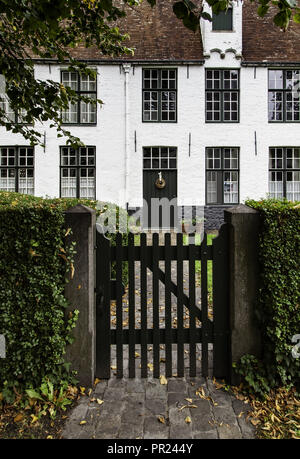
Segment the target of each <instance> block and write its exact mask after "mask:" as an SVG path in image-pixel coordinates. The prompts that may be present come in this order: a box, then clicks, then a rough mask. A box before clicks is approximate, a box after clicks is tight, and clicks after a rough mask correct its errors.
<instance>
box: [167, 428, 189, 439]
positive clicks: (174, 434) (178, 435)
mask: <svg viewBox="0 0 300 459" xmlns="http://www.w3.org/2000/svg"><path fill="white" fill-rule="evenodd" d="M169 438H170V439H178V440H185V439H187V440H188V439H191V438H193V431H192V427H191V425H190V424H186V425H185V426H182V425H177V424H175V425H171V426H170V436H169Z"/></svg>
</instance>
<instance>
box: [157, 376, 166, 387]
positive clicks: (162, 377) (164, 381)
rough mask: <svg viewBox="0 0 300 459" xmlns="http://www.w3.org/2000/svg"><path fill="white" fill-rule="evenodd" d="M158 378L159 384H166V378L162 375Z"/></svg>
mask: <svg viewBox="0 0 300 459" xmlns="http://www.w3.org/2000/svg"><path fill="white" fill-rule="evenodd" d="M159 379H160V384H161V385H162V386H165V385H166V384H168V381H167V379H166V378H165V376H164V375H161V376H160V378H159Z"/></svg>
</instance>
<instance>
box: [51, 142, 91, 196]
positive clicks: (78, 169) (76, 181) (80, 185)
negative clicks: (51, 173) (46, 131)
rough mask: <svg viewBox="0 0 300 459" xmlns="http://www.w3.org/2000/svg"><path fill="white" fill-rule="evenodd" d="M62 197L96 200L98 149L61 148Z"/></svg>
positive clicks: (88, 147)
mask: <svg viewBox="0 0 300 459" xmlns="http://www.w3.org/2000/svg"><path fill="white" fill-rule="evenodd" d="M60 196H61V197H62V198H83V199H95V197H96V147H91V146H87V147H80V148H77V149H75V148H72V147H61V148H60Z"/></svg>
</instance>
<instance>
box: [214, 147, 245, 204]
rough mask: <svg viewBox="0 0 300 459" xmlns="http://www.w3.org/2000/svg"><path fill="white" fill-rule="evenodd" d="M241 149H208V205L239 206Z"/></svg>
mask: <svg viewBox="0 0 300 459" xmlns="http://www.w3.org/2000/svg"><path fill="white" fill-rule="evenodd" d="M238 202H239V148H237V147H208V148H206V203H207V204H238Z"/></svg>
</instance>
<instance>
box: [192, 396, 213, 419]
mask: <svg viewBox="0 0 300 459" xmlns="http://www.w3.org/2000/svg"><path fill="white" fill-rule="evenodd" d="M186 403H188V402H186ZM190 405H194V406H197V408H190V411H191V416H192V418H193V417H199V416H212V411H211V403H210V402H209V401H208V400H202V399H199V398H198V399H193V401H192V403H190Z"/></svg>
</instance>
